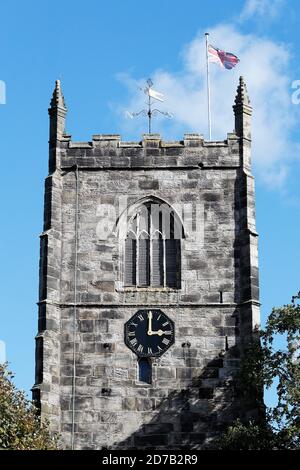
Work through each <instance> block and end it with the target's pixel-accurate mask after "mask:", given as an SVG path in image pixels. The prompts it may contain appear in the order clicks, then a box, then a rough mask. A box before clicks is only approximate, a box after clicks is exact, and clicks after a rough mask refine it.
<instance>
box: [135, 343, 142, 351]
mask: <svg viewBox="0 0 300 470" xmlns="http://www.w3.org/2000/svg"><path fill="white" fill-rule="evenodd" d="M136 350H137V351H138V352H143V350H144V347H143V346H142V345H141V344H139V346H138V347H137V348H136Z"/></svg>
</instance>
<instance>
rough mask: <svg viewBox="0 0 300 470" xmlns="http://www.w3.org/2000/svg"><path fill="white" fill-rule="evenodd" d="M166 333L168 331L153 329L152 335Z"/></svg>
mask: <svg viewBox="0 0 300 470" xmlns="http://www.w3.org/2000/svg"><path fill="white" fill-rule="evenodd" d="M166 333H167V331H162V330H157V331H151V335H158V336H162V335H165V334H166ZM148 334H149V333H148Z"/></svg>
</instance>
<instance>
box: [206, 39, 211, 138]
mask: <svg viewBox="0 0 300 470" xmlns="http://www.w3.org/2000/svg"><path fill="white" fill-rule="evenodd" d="M208 36H209V33H205V46H206V82H207V117H208V134H209V140H211V113H210V80H209V60H208Z"/></svg>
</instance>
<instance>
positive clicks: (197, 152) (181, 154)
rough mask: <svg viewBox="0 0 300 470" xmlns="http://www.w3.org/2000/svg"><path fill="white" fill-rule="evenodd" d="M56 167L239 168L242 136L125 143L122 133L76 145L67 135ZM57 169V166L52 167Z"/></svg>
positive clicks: (157, 136) (188, 136) (192, 136)
mask: <svg viewBox="0 0 300 470" xmlns="http://www.w3.org/2000/svg"><path fill="white" fill-rule="evenodd" d="M56 149H57V150H58V152H57V154H56V157H57V158H56V166H57V167H60V168H64V169H67V168H72V167H74V165H77V166H78V167H84V168H113V169H116V168H124V169H126V168H128V169H134V168H136V169H139V168H144V169H147V168H149V169H154V168H157V169H161V168H175V169H176V168H178V169H179V168H188V167H189V168H199V167H201V168H205V167H239V166H240V150H239V137H238V136H237V135H236V134H235V133H228V134H227V139H226V140H221V141H210V142H208V141H205V140H204V138H203V135H201V134H184V136H183V139H182V140H176V141H164V140H163V139H162V137H161V135H160V134H144V135H143V139H142V140H141V141H134V142H132V141H122V140H121V136H120V135H119V134H115V135H112V134H97V135H93V137H92V141H90V142H74V141H72V140H71V136H69V135H64V136H62V137H61V138H60V140H59V141H57V143H56ZM52 168H53V167H52Z"/></svg>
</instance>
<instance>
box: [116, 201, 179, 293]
mask: <svg viewBox="0 0 300 470" xmlns="http://www.w3.org/2000/svg"><path fill="white" fill-rule="evenodd" d="M182 237H183V229H182V225H181V223H180V221H179V220H178V217H177V218H176V216H175V214H174V211H173V210H172V209H171V208H170V207H169V206H168V205H167V204H159V203H157V202H147V203H145V204H142V205H141V206H140V208H139V209H138V210H137V212H136V214H135V215H134V216H133V217H132V218H131V219H130V221H129V224H128V232H127V237H126V239H125V246H124V285H125V286H127V287H134V286H135V287H172V288H180V284H181V238H182Z"/></svg>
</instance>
